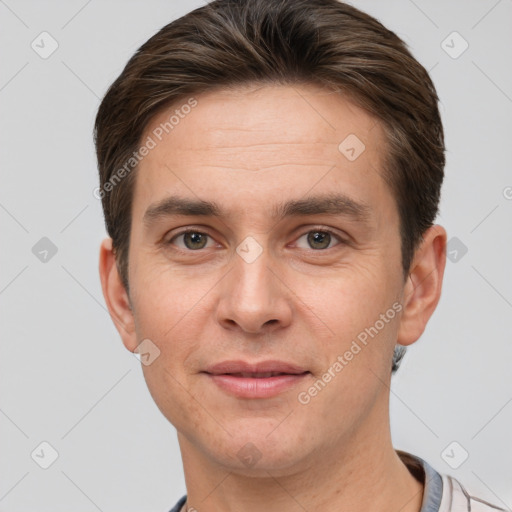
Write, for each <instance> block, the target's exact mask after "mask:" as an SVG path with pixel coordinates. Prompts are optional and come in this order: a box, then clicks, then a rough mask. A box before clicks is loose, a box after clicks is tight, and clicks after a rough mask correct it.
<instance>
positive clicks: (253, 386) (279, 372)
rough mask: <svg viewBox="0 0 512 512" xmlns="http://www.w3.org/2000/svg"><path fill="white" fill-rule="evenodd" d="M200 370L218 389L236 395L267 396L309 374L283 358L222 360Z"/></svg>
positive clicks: (278, 391)
mask: <svg viewBox="0 0 512 512" xmlns="http://www.w3.org/2000/svg"><path fill="white" fill-rule="evenodd" d="M203 373H205V374H206V375H207V376H208V378H209V379H210V380H211V381H212V382H213V383H214V384H216V386H217V387H218V388H219V389H221V390H222V391H224V392H225V393H228V394H229V395H232V396H236V397H238V398H270V397H273V396H276V395H278V394H280V393H283V392H284V391H286V390H289V389H290V388H292V387H293V386H296V385H297V384H298V383H299V382H301V381H302V380H303V379H304V378H305V377H306V376H307V375H310V372H309V371H308V370H306V369H305V368H302V367H300V366H298V365H295V364H290V363H286V362H284V361H262V362H258V363H248V362H245V361H223V362H221V363H217V364H215V365H212V366H210V367H208V368H207V369H206V370H205V371H204V372H203Z"/></svg>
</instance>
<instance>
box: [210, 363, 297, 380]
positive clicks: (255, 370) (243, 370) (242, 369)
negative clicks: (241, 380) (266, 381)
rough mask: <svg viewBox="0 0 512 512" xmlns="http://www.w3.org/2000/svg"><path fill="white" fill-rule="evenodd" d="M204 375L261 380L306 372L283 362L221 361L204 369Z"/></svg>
mask: <svg viewBox="0 0 512 512" xmlns="http://www.w3.org/2000/svg"><path fill="white" fill-rule="evenodd" d="M205 371H206V373H210V374H213V375H220V374H231V375H233V374H240V375H243V376H251V377H255V378H261V377H260V376H263V377H266V376H273V375H267V374H269V373H271V374H286V375H298V374H301V373H305V372H307V370H306V369H305V368H302V367H300V366H298V365H295V364H291V363H287V362H284V361H277V360H272V361H270V360H269V361H261V362H257V363H248V362H246V361H240V360H238V361H223V362H221V363H217V364H215V365H212V366H209V367H207V368H206V370H205Z"/></svg>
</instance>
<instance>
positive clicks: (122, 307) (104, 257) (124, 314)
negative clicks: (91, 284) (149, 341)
mask: <svg viewBox="0 0 512 512" xmlns="http://www.w3.org/2000/svg"><path fill="white" fill-rule="evenodd" d="M99 271H100V279H101V288H102V290H103V297H105V302H106V303H107V307H108V310H109V313H110V317H111V318H112V321H113V322H114V324H115V326H116V329H117V331H118V332H119V334H120V336H121V339H122V340H123V344H124V346H125V347H126V348H127V349H128V350H129V351H130V352H133V351H134V350H135V349H136V348H137V336H136V332H135V321H134V317H133V312H132V308H131V305H130V299H129V297H128V294H127V293H126V290H125V288H124V285H123V283H122V280H121V277H120V275H119V272H118V270H117V264H116V258H115V255H114V252H113V249H112V239H111V238H105V239H104V240H103V242H102V243H101V247H100V261H99Z"/></svg>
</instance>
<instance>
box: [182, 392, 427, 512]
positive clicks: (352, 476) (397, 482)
mask: <svg viewBox="0 0 512 512" xmlns="http://www.w3.org/2000/svg"><path fill="white" fill-rule="evenodd" d="M384 402H385V403H384V404H383V405H384V406H385V411H382V410H381V411H377V410H374V411H373V412H372V415H373V414H375V415H376V416H379V414H380V413H382V412H385V415H386V417H387V422H382V416H380V420H381V421H378V422H377V423H375V422H374V421H372V419H371V418H367V421H365V422H364V423H365V425H366V427H365V425H361V426H359V428H357V429H356V431H355V432H353V433H351V434H348V435H345V436H340V437H339V438H338V439H337V440H335V443H334V444H332V443H331V444H330V445H329V446H325V447H319V449H318V450H315V453H314V454H311V456H309V457H308V459H307V461H304V464H301V465H300V466H301V468H303V469H300V470H296V471H293V472H292V471H290V472H284V473H282V472H281V473H279V474H277V473H275V472H272V471H271V470H269V471H264V472H263V474H262V473H261V472H260V473H259V474H258V475H257V476H254V475H248V474H240V472H238V470H237V469H234V468H227V467H221V466H219V465H217V464H216V463H215V462H214V461H212V459H209V458H207V457H205V455H204V453H203V452H200V451H199V450H197V448H196V447H195V446H194V445H193V444H192V443H190V441H189V440H188V439H187V438H185V437H184V436H182V435H181V434H180V433H178V440H179V443H180V449H181V453H182V458H183V467H184V472H185V480H186V485H187V495H188V498H187V508H186V510H189V509H190V510H194V509H197V510H200V511H201V512H235V511H239V510H244V512H256V511H261V510H265V512H278V511H279V512H288V511H289V512H292V511H300V510H351V511H353V512H363V511H364V512H367V511H369V510H379V511H382V512H388V511H389V512H396V511H397V510H400V512H419V511H420V509H421V502H422V498H423V485H422V484H420V483H419V482H418V481H417V480H416V479H415V478H414V477H413V476H412V475H411V473H410V472H409V470H408V469H407V467H406V466H405V464H404V463H403V462H402V461H401V459H400V458H399V456H398V454H397V453H396V452H395V450H394V448H393V446H392V442H391V434H390V429H389V412H388V411H389V409H388V405H387V402H386V401H384ZM374 419H376V418H374ZM376 424H378V425H384V427H382V428H381V429H380V430H377V429H375V428H374V426H375V425H376ZM370 427H371V428H370ZM331 441H332V440H331Z"/></svg>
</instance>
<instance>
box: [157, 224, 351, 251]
mask: <svg viewBox="0 0 512 512" xmlns="http://www.w3.org/2000/svg"><path fill="white" fill-rule="evenodd" d="M314 232H317V233H327V234H329V235H330V236H331V237H333V238H335V239H337V241H338V244H336V245H335V246H333V247H328V248H327V249H312V248H310V249H309V250H310V251H314V252H326V251H328V250H329V249H333V248H334V247H336V246H337V245H341V244H346V243H347V241H346V240H344V239H343V238H342V237H341V236H340V235H339V234H338V233H336V232H335V231H333V230H331V229H328V228H323V227H321V226H318V227H314V228H312V229H308V230H307V231H304V232H303V233H302V234H301V235H300V236H299V237H298V238H297V240H298V239H300V238H302V237H303V236H304V235H307V234H309V233H314ZM186 233H196V234H200V235H206V236H207V237H209V238H210V239H213V237H212V236H211V235H209V234H208V233H205V232H204V231H200V230H199V229H194V228H187V229H184V230H183V231H180V232H178V233H176V234H174V235H173V236H172V238H170V239H169V240H168V241H167V242H165V245H173V241H174V240H176V238H178V237H179V236H182V235H184V234H186ZM176 250H178V251H182V252H201V251H202V250H203V249H197V250H193V249H182V248H181V247H179V248H177V249H176Z"/></svg>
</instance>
